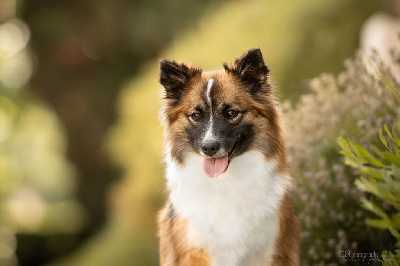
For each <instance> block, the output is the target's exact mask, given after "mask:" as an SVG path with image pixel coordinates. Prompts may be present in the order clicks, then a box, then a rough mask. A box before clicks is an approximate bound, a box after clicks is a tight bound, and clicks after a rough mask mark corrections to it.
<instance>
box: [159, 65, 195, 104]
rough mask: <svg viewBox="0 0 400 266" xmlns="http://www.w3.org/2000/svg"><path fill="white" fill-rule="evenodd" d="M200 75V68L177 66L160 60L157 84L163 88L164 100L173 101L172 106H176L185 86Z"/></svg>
mask: <svg viewBox="0 0 400 266" xmlns="http://www.w3.org/2000/svg"><path fill="white" fill-rule="evenodd" d="M201 73H202V70H201V69H200V68H194V67H189V66H187V65H186V64H183V63H182V64H178V63H177V62H175V61H172V62H171V61H168V60H161V61H160V78H159V82H160V83H161V85H163V86H164V88H165V95H164V97H165V99H170V100H173V101H172V104H173V105H177V104H178V103H179V100H180V98H181V97H182V95H183V93H184V91H185V88H186V85H187V84H188V83H189V81H190V80H191V79H192V78H194V77H195V76H197V75H200V74H201Z"/></svg>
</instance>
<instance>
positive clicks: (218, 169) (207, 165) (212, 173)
mask: <svg viewBox="0 0 400 266" xmlns="http://www.w3.org/2000/svg"><path fill="white" fill-rule="evenodd" d="M227 167H228V155H225V156H224V157H221V158H217V159H214V158H210V159H208V158H207V159H204V161H203V171H204V173H205V174H206V175H207V176H208V177H217V176H219V175H220V174H222V173H223V172H225V170H226V168H227Z"/></svg>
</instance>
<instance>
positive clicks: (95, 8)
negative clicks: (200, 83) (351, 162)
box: [0, 0, 400, 266]
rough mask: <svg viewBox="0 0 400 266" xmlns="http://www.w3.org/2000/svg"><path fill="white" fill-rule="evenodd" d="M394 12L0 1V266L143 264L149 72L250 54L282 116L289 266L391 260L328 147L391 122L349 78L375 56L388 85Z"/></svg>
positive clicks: (157, 184)
mask: <svg viewBox="0 0 400 266" xmlns="http://www.w3.org/2000/svg"><path fill="white" fill-rule="evenodd" d="M399 2H400V1H398V0H387V1H384V0H380V1H378V0H376V1H373V0H367V1H366V0H330V1H321V0H303V1H301V2H296V3H294V2H293V1H288V0H269V1H261V0H248V1H244V0H236V1H224V0H219V1H218V0H213V1H211V0H207V1H199V0H197V1H196V0H173V1H162V0H154V1H139V0H131V1H128V0H118V1H106V0H97V1H94V0H68V1H67V0H62V1H52V0H41V1H39V0H31V1H27V0H25V1H23V0H20V1H16V0H0V265H6V266H13V265H44V264H51V265H78V266H79V265H82V266H86V265H87V266H92V265H93V266H97V265H100V266H102V265H105V266H106V265H118V266H120V265H121V266H124V265H127V266H128V265H157V263H158V254H157V237H156V235H157V232H156V224H155V221H156V213H157V210H158V209H159V208H160V207H161V206H162V204H163V202H164V200H165V197H166V193H165V191H164V189H163V183H164V180H163V165H162V143H163V140H162V128H161V126H160V124H159V120H158V109H159V106H160V97H159V90H160V86H159V84H158V83H157V80H158V60H159V58H167V59H175V60H178V61H185V62H191V63H192V64H194V65H197V66H201V67H202V68H204V69H216V68H220V67H221V66H222V63H223V62H231V60H232V59H233V58H234V57H235V56H237V55H240V54H242V53H244V52H245V51H246V50H248V49H249V48H252V47H260V48H261V50H262V51H263V55H264V59H265V61H266V63H267V64H268V65H269V66H270V67H271V68H272V77H273V80H274V83H275V85H276V87H277V91H278V94H279V99H280V101H281V102H282V103H283V106H284V108H283V109H284V113H285V116H286V119H285V120H286V127H287V131H288V133H287V135H288V140H289V151H290V152H291V157H290V160H291V163H292V173H293V176H294V179H295V180H296V187H298V188H297V189H296V191H295V196H294V199H295V205H296V208H297V212H298V216H299V218H300V220H301V223H302V241H303V245H302V253H301V256H302V264H304V265H316V264H318V265H339V264H341V265H346V264H348V265H362V263H359V262H357V263H358V264H357V263H355V262H349V261H341V262H340V257H339V252H340V251H341V250H351V251H359V252H373V251H376V252H381V251H382V250H383V249H393V246H394V238H393V237H392V236H391V235H390V234H389V233H388V232H386V231H384V230H380V229H375V228H373V227H370V226H368V225H367V224H366V223H365V220H366V218H368V217H370V216H372V215H371V214H370V213H368V212H367V211H365V210H364V209H363V208H362V207H361V204H360V197H361V196H363V193H362V192H360V191H359V190H357V188H356V187H355V185H354V180H355V178H356V177H357V174H356V173H355V172H354V171H352V170H351V169H350V168H349V167H347V166H345V165H344V164H343V160H342V159H341V157H340V154H339V147H338V145H337V144H336V138H337V137H338V136H342V135H344V136H346V137H348V138H350V139H352V140H353V141H356V142H361V143H362V144H365V143H370V142H374V140H375V139H377V134H376V132H377V130H378V129H379V128H380V127H381V126H383V125H384V124H385V123H386V124H387V123H389V124H390V123H394V121H395V120H396V117H398V114H399V113H400V110H399V106H400V105H399V102H395V101H394V100H393V97H392V96H391V95H390V94H389V93H385V88H384V86H383V85H382V84H380V83H379V82H377V80H376V77H375V78H374V76H373V75H372V74H371V72H372V70H371V69H369V68H368V67H367V68H365V67H364V65H363V64H364V63H365V62H366V61H368V59H366V58H367V57H366V55H371V54H373V55H375V54H376V52H375V53H372V52H371V51H372V50H371V49H370V48H371V47H375V48H376V49H377V50H378V54H380V58H381V59H382V61H383V63H384V64H385V66H386V67H387V68H390V69H391V72H392V74H393V75H394V76H395V77H396V76H397V77H400V50H399V49H396V48H399V47H400V37H399V36H400V35H399V32H400V22H399V21H400V10H399V9H400V3H399ZM361 52H362V54H361V55H360V53H361ZM346 59H349V60H347V61H346V62H345V60H346ZM368 69H369V70H368ZM323 73H329V74H323ZM322 74H323V75H322Z"/></svg>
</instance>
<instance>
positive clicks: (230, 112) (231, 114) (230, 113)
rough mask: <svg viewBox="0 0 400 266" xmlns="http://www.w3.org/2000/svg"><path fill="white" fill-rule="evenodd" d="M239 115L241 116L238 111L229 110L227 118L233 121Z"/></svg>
mask: <svg viewBox="0 0 400 266" xmlns="http://www.w3.org/2000/svg"><path fill="white" fill-rule="evenodd" d="M238 114H239V112H238V111H235V110H228V111H227V112H226V117H227V118H229V119H233V118H235V117H237V116H238Z"/></svg>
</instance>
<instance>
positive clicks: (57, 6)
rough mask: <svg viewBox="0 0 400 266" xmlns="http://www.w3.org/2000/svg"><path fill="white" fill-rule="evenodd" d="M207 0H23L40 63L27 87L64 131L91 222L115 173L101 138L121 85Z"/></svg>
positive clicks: (100, 213)
mask: <svg viewBox="0 0 400 266" xmlns="http://www.w3.org/2000/svg"><path fill="white" fill-rule="evenodd" d="M208 2H209V1H206V2H204V1H202V2H200V1H195V0H189V1H187V0H186V1H184V0H174V1H168V2H166V1H161V0H157V1H139V0H138V1H127V0H117V1H106V0H97V1H94V0H83V1H82V0H73V1H70V0H68V1H66V0H62V1H51V0H44V1H22V2H21V3H20V6H19V13H20V14H21V16H22V17H23V18H24V19H25V20H26V21H27V23H28V24H29V25H30V27H31V32H32V39H31V49H32V50H33V51H34V52H35V54H36V59H37V63H38V67H37V69H36V72H35V75H34V77H33V79H32V82H31V83H32V87H31V88H32V91H34V92H35V93H37V95H39V96H40V97H41V98H42V99H45V100H46V101H47V102H49V104H50V105H51V106H52V107H53V108H54V109H55V111H56V112H57V114H58V116H59V117H60V118H61V120H62V122H63V123H64V125H65V127H66V131H67V136H68V143H69V145H68V156H69V158H70V159H71V160H72V162H73V163H74V164H75V165H76V166H77V168H78V171H79V177H80V179H79V180H80V185H79V197H80V199H81V201H82V202H83V203H84V205H85V206H86V208H87V209H88V211H89V213H90V223H91V224H93V225H95V227H92V228H96V227H97V226H98V225H99V224H101V222H102V221H103V219H104V216H105V210H106V208H105V203H104V195H105V192H106V190H107V186H108V184H109V183H110V182H111V181H112V180H115V179H116V178H117V177H118V176H119V175H118V171H117V170H116V169H115V168H113V167H112V166H111V165H110V163H109V161H108V160H107V158H106V156H105V153H104V149H103V142H104V137H105V134H106V132H107V128H108V127H109V126H110V125H111V124H112V123H113V122H114V120H115V106H114V101H115V97H116V95H117V94H118V91H119V89H120V88H121V85H122V84H123V83H124V82H125V81H126V80H127V79H128V78H129V77H131V76H132V75H134V74H135V73H136V72H137V70H138V68H139V67H140V65H141V64H142V63H143V62H144V61H145V60H146V59H148V58H152V57H155V56H156V55H157V54H158V53H159V52H160V50H162V49H164V48H165V47H166V45H167V44H168V43H169V42H170V41H171V40H172V39H173V37H174V36H177V35H178V33H179V32H182V31H183V30H186V29H188V27H189V26H190V25H191V21H194V20H196V18H197V17H199V16H200V15H201V14H202V13H203V12H204V10H205V6H206V5H207V3H208Z"/></svg>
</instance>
